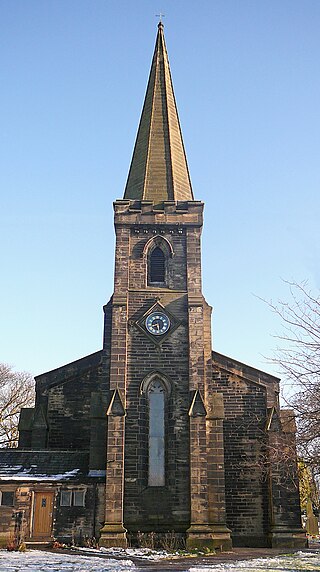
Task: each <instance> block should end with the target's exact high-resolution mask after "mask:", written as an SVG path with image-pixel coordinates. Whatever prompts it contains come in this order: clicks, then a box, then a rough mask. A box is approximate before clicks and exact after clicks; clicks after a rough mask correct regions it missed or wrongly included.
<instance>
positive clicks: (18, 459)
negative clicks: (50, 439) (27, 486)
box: [0, 449, 89, 481]
mask: <svg viewBox="0 0 320 572" xmlns="http://www.w3.org/2000/svg"><path fill="white" fill-rule="evenodd" d="M88 463H89V453H88V452H87V451H58V450H45V451H29V450H28V451H27V450H21V449H2V450H0V481H8V480H19V481H22V480H23V481H40V480H45V481H61V480H70V479H79V477H83V476H88Z"/></svg>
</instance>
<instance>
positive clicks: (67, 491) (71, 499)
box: [60, 489, 87, 507]
mask: <svg viewBox="0 0 320 572" xmlns="http://www.w3.org/2000/svg"><path fill="white" fill-rule="evenodd" d="M86 492H87V491H86V490H85V489H61V490H60V506H62V507H85V498H86ZM63 495H65V496H67V495H68V496H69V502H68V503H67V502H64V503H62V498H63ZM76 495H81V504H80V503H78V502H77V503H76V502H75V499H76Z"/></svg>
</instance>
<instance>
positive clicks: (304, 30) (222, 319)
mask: <svg viewBox="0 0 320 572" xmlns="http://www.w3.org/2000/svg"><path fill="white" fill-rule="evenodd" d="M160 10H161V11H162V12H163V13H164V14H165V18H164V24H165V36H166V42H167V47H168V52H169V59H170V64H171V71H172V75H173V82H174V88H175V94H176V99H177V104H178V108H179V114H180V120H181V124H182V131H183V136H184V142H185V147H186V151H187V157H188V162H189V168H190V172H191V178H192V181H193V188H194V192H195V196H196V198H197V199H199V200H200V199H201V200H204V201H205V204H206V207H205V228H204V233H203V285H204V292H205V295H206V298H207V300H208V302H209V303H210V304H211V305H213V306H214V320H213V328H214V329H213V332H214V348H215V349H216V350H217V351H219V352H222V353H225V354H227V355H231V356H233V357H235V358H237V359H239V360H241V361H244V362H247V363H249V364H251V365H253V366H256V367H260V368H262V369H266V370H271V371H274V370H272V368H270V366H268V365H267V364H266V362H265V358H264V357H263V355H266V356H268V355H269V356H270V355H272V348H273V347H274V346H275V341H274V340H273V338H272V337H271V336H272V334H274V333H275V332H276V331H278V330H279V323H278V321H277V320H276V318H275V316H273V314H272V313H271V312H270V310H269V309H268V308H267V307H266V306H265V305H264V304H263V303H262V302H261V301H260V300H259V299H258V298H257V297H256V296H261V297H263V298H267V299H273V300H276V299H278V298H285V297H287V296H288V292H287V288H286V286H285V285H284V284H283V282H282V280H281V278H284V279H295V280H297V281H300V280H302V279H308V280H309V284H310V286H311V287H313V288H319V281H320V271H319V259H320V252H319V250H320V236H319V234H320V230H319V229H320V224H319V220H320V212H319V211H320V201H319V188H320V161H319V149H320V112H319V109H320V107H319V102H320V73H319V71H320V70H319V67H320V64H319V62H320V32H319V30H320V2H319V1H318V0H301V1H297V0H241V1H240V0H198V1H197V2H195V1H191V0H170V1H169V0H161V2H160V3H159V0H134V1H133V0H122V1H121V0H50V1H49V0H1V2H0V42H1V49H0V70H1V73H0V77H1V79H0V110H1V111H0V114H1V127H0V197H1V205H0V217H1V225H0V251H1V280H0V349H1V351H0V361H4V362H7V363H10V364H12V365H14V366H15V368H16V369H19V370H29V371H31V372H32V373H33V374H39V373H41V372H43V371H47V370H50V369H52V368H55V367H58V366H60V365H63V364H64V363H68V362H70V361H72V360H74V359H77V358H80V357H82V356H84V355H86V354H89V353H92V352H94V351H96V350H98V349H100V348H101V343H102V318H103V314H102V306H103V304H104V303H106V302H107V301H108V299H109V297H110V295H111V294H112V290H113V258H114V233H113V210H112V201H113V200H115V199H117V198H121V197H122V195H123V190H124V186H125V182H126V177H127V172H128V168H129V164H130V160H131V154H132V149H133V145H134V140H135V135H136V130H137V126H138V121H139V117H140V112H141V107H142V103H143V98H144V93H145V88H146V82H147V78H148V74H149V69H150V64H151V57H152V53H153V49H154V42H155V36H156V26H157V18H156V17H155V15H156V14H158V13H159V11H160Z"/></svg>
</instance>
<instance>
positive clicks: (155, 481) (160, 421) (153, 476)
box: [147, 378, 166, 487]
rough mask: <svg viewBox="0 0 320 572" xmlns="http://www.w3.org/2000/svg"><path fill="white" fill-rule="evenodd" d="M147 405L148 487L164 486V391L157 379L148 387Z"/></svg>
mask: <svg viewBox="0 0 320 572" xmlns="http://www.w3.org/2000/svg"><path fill="white" fill-rule="evenodd" d="M147 395H148V405H149V474H148V485H149V486H150V487H163V486H164V485H165V398H166V391H165V387H164V385H163V383H162V382H161V380H160V379H159V378H154V379H153V380H152V381H151V382H150V384H149V386H148V393H147Z"/></svg>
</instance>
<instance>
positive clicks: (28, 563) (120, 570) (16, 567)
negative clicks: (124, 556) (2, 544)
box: [0, 550, 135, 572]
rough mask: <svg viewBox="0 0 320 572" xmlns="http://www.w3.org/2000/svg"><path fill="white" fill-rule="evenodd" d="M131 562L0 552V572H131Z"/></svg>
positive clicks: (30, 552) (43, 553) (29, 552)
mask: <svg viewBox="0 0 320 572" xmlns="http://www.w3.org/2000/svg"><path fill="white" fill-rule="evenodd" d="M133 568H135V565H134V564H133V562H132V561H131V560H116V559H112V558H97V557H95V556H82V555H80V554H55V553H52V552H44V551H40V550H28V551H27V552H7V551H4V550H1V551H0V570H1V572H20V571H21V572H22V571H23V572H115V571H117V572H132V571H133Z"/></svg>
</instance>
